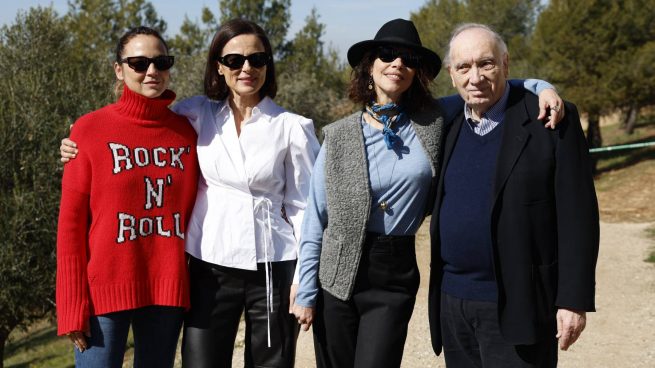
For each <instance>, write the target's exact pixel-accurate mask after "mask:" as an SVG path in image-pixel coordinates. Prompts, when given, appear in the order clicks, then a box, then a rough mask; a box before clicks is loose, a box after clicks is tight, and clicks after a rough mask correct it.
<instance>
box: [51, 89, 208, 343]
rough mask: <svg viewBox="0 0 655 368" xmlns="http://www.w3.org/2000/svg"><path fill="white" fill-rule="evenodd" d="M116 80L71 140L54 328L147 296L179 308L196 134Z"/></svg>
mask: <svg viewBox="0 0 655 368" xmlns="http://www.w3.org/2000/svg"><path fill="white" fill-rule="evenodd" d="M174 99H175V94H174V93H173V92H172V91H166V92H164V94H163V95H162V96H161V97H159V98H156V99H149V98H146V97H143V96H141V95H138V94H136V93H134V92H132V91H130V90H129V89H127V88H125V89H124V92H123V95H122V97H121V98H120V100H119V101H118V102H117V103H115V104H112V105H109V106H106V107H104V108H102V109H100V110H97V111H94V112H92V113H90V114H87V115H84V116H83V117H81V118H80V119H79V120H78V121H77V122H76V123H75V125H74V128H73V131H72V133H71V139H72V140H73V141H75V142H76V143H77V145H78V147H79V153H78V155H77V158H75V159H74V160H72V161H71V162H69V163H68V164H66V166H65V169H64V178H63V181H62V195H61V206H60V212H59V225H58V233H57V290H56V294H57V319H58V333H59V334H60V335H62V334H66V333H68V332H71V331H88V328H89V326H88V323H89V322H88V321H89V316H91V315H100V314H105V313H109V312H116V311H121V310H128V309H134V308H139V307H143V306H148V305H164V306H179V307H184V308H188V307H189V276H188V272H187V267H186V261H185V253H184V232H185V230H186V226H187V222H188V219H189V218H190V216H191V210H192V209H193V204H194V201H195V196H196V188H197V180H198V159H197V156H196V133H195V131H194V130H193V128H192V127H191V125H190V124H189V123H188V121H187V120H186V119H185V118H184V117H181V116H179V115H177V114H175V113H173V112H172V111H170V110H169V109H168V105H170V103H171V102H172V101H173V100H174Z"/></svg>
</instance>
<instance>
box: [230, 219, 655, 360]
mask: <svg viewBox="0 0 655 368" xmlns="http://www.w3.org/2000/svg"><path fill="white" fill-rule="evenodd" d="M428 220H429V219H428ZM427 225H428V222H426V223H425V224H424V225H423V227H422V228H421V229H420V230H419V233H418V235H417V257H418V259H419V268H420V270H421V288H420V290H419V292H418V296H417V301H416V307H415V308H414V315H413V317H412V320H411V322H410V326H409V335H408V337H407V343H406V344H405V354H404V358H403V364H402V367H403V368H436V367H445V364H444V361H443V358H441V357H439V358H437V357H435V356H434V353H433V352H432V347H431V345H430V332H429V329H428V321H427V292H428V276H429V275H428V271H429V262H430V251H429V243H428V227H427ZM648 225H649V224H647V223H644V224H627V223H616V224H613V223H605V222H603V223H601V245H600V256H599V260H598V267H597V291H596V293H597V294H596V307H597V312H596V313H590V314H588V318H587V329H586V330H585V332H584V333H583V335H582V337H581V338H580V340H579V341H578V342H577V343H576V344H575V345H574V346H573V347H571V348H570V349H569V351H565V352H560V354H559V357H560V358H559V359H560V365H559V366H560V367H563V368H566V367H574V368H586V367H589V368H591V367H593V368H597V367H625V368H629V367H655V265H653V264H651V263H645V262H644V261H643V260H644V258H645V257H646V256H647V253H648V251H649V249H651V248H652V247H653V246H654V244H653V241H651V240H649V239H647V238H646V236H645V233H644V229H645V228H646V227H648ZM233 366H234V367H243V331H242V329H241V331H240V333H239V337H238V341H237V344H236V348H235V351H234V360H233ZM314 366H315V363H314V348H313V345H312V334H311V331H309V332H304V333H303V332H301V334H300V338H299V340H298V352H297V356H296V367H298V368H310V367H314Z"/></svg>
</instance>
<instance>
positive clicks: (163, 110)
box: [115, 86, 175, 120]
mask: <svg viewBox="0 0 655 368" xmlns="http://www.w3.org/2000/svg"><path fill="white" fill-rule="evenodd" d="M174 100H175V92H173V91H171V90H170V89H167V90H166V91H164V93H162V94H161V96H159V97H156V98H148V97H145V96H142V95H140V94H138V93H135V92H133V91H132V90H130V89H129V88H127V86H125V87H123V94H122V95H121V98H120V99H119V100H118V102H116V104H115V106H116V110H117V111H118V112H119V113H120V114H121V115H125V116H126V117H129V118H133V119H137V120H157V119H159V118H161V117H162V116H164V115H165V114H168V113H170V110H169V109H168V106H169V105H170V104H171V103H173V101H174Z"/></svg>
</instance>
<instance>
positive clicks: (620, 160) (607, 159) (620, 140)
mask: <svg viewBox="0 0 655 368" xmlns="http://www.w3.org/2000/svg"><path fill="white" fill-rule="evenodd" d="M602 134H603V146H604V147H605V146H615V145H620V144H630V143H645V142H652V141H655V117H653V116H652V115H649V116H646V117H644V118H642V119H640V121H639V122H638V123H637V125H636V127H635V130H634V132H633V133H632V134H631V135H628V134H625V131H624V130H623V129H621V127H620V126H619V124H613V125H608V126H604V127H602ZM595 155H596V157H598V173H603V172H608V171H612V170H617V169H622V168H625V167H628V166H631V165H634V164H636V163H638V162H641V161H644V160H653V159H655V147H652V146H651V147H646V148H640V149H633V150H624V151H614V152H602V153H596V154H595Z"/></svg>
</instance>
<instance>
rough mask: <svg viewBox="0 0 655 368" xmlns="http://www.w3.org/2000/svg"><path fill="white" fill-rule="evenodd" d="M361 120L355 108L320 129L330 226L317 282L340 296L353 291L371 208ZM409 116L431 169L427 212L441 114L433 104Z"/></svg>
mask: <svg viewBox="0 0 655 368" xmlns="http://www.w3.org/2000/svg"><path fill="white" fill-rule="evenodd" d="M361 118H362V113H361V112H357V113H355V114H352V115H350V116H348V117H346V118H344V119H341V120H339V121H336V122H334V123H332V124H330V125H328V126H326V127H325V128H323V134H324V137H325V139H324V141H323V145H324V146H325V151H326V152H325V153H326V156H325V191H326V198H327V212H328V225H327V228H325V230H324V231H323V244H322V248H321V258H320V266H319V280H320V283H321V287H322V288H323V289H324V290H325V291H327V292H329V293H330V294H332V295H333V296H335V297H336V298H339V299H341V300H348V299H350V296H351V295H352V292H353V288H354V286H355V277H356V276H357V269H358V268H359V261H360V258H361V255H362V246H363V244H364V238H365V236H366V227H367V224H368V218H369V214H370V211H371V201H372V199H371V198H372V197H371V188H370V187H369V177H368V167H367V162H368V159H367V157H366V149H365V147H364V135H363V133H362V129H361V125H360V122H361ZM410 119H411V124H412V125H413V127H414V130H415V131H416V135H417V137H418V139H419V141H420V142H421V146H422V147H423V149H424V151H425V153H426V156H427V157H428V159H429V160H430V167H431V168H432V184H431V188H430V195H429V196H428V198H429V200H428V204H427V205H426V209H425V215H427V214H429V213H431V212H432V206H433V202H434V192H435V187H436V182H437V179H438V175H439V171H440V169H439V164H440V163H439V159H440V151H441V133H442V129H443V117H442V113H441V109H440V108H439V107H438V106H437V104H436V103H435V104H434V106H433V107H431V108H429V109H425V110H424V111H422V112H418V113H414V114H410Z"/></svg>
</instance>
